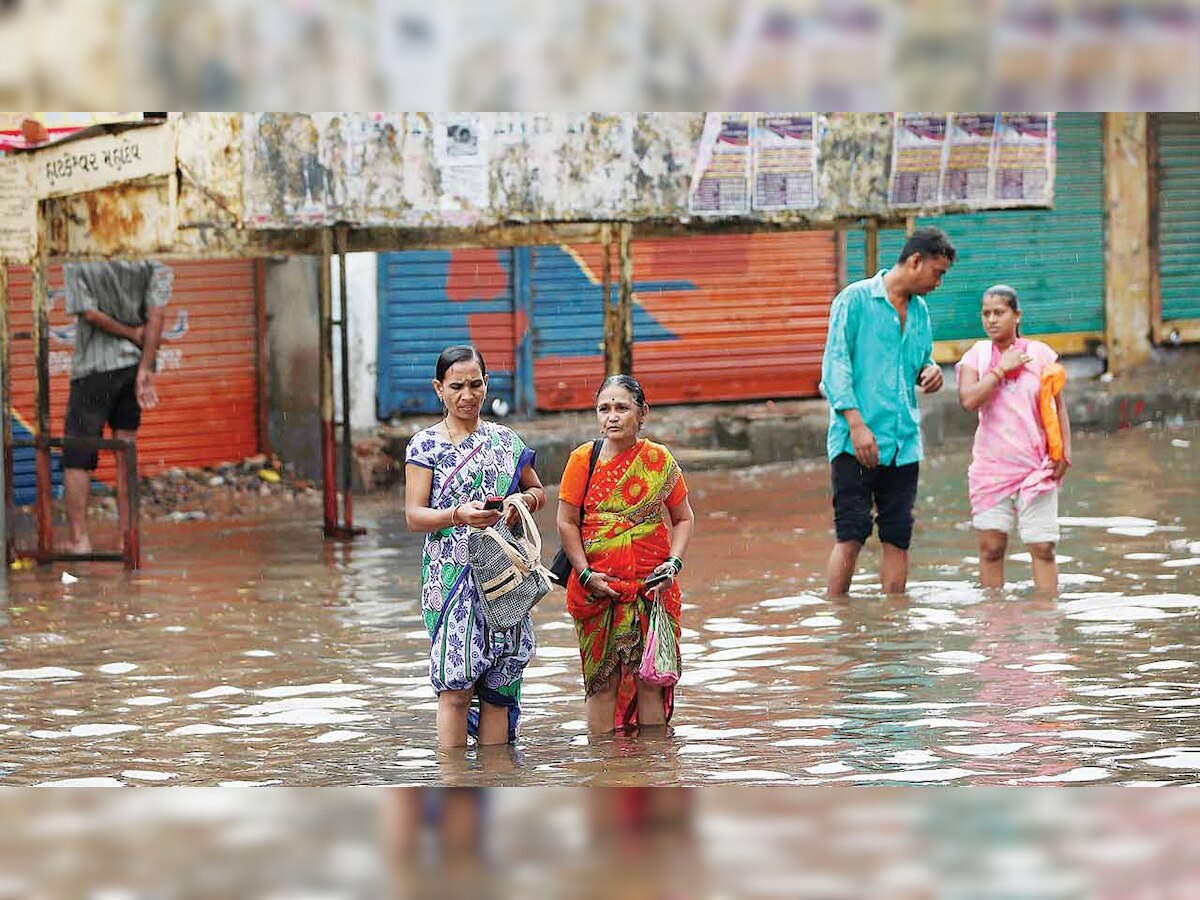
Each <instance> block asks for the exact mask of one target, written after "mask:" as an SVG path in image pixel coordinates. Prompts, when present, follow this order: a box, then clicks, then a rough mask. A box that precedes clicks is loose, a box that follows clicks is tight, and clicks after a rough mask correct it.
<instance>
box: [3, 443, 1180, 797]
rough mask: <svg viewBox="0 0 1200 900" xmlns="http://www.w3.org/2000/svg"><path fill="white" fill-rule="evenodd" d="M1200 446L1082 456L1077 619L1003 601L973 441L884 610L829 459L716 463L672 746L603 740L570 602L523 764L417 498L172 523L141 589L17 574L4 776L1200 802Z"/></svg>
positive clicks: (161, 528)
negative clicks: (838, 557) (486, 696)
mask: <svg viewBox="0 0 1200 900" xmlns="http://www.w3.org/2000/svg"><path fill="white" fill-rule="evenodd" d="M1197 448H1200V429H1197V428H1196V427H1178V428H1164V429H1155V430H1147V429H1136V430H1132V431H1127V432H1123V433H1121V434H1118V435H1113V436H1100V435H1080V436H1077V440H1076V451H1075V456H1076V465H1075V468H1074V469H1073V470H1072V471H1071V473H1070V474H1069V476H1068V479H1067V483H1066V487H1065V489H1064V493H1063V497H1062V503H1061V509H1060V513H1061V515H1062V516H1063V519H1062V524H1063V526H1064V528H1063V539H1062V543H1061V544H1060V546H1059V550H1060V553H1061V554H1062V557H1061V571H1062V578H1061V581H1062V585H1063V587H1062V590H1063V595H1062V597H1061V598H1060V599H1058V600H1044V599H1034V598H1032V597H1031V596H1030V589H1031V584H1032V583H1031V581H1030V573H1029V562H1028V557H1027V556H1026V557H1021V556H1020V555H1019V551H1020V550H1021V549H1022V548H1020V547H1013V546H1012V545H1011V544H1010V548H1011V555H1012V557H1013V558H1010V560H1009V562H1008V564H1007V565H1008V570H1007V571H1008V577H1009V579H1010V582H1013V583H1012V584H1011V586H1010V591H1009V592H1008V593H1006V594H1004V595H995V596H992V595H986V594H985V593H983V592H982V591H980V590H979V589H978V587H977V586H976V579H977V565H976V560H975V553H976V545H975V537H974V533H973V532H972V531H971V530H970V528H969V527H968V525H967V523H968V521H969V513H968V507H967V490H966V474H965V472H966V465H967V459H968V455H969V447H968V445H967V443H966V442H962V443H957V444H953V445H951V446H949V447H947V448H946V449H944V450H940V451H938V452H937V453H935V454H933V455H932V456H931V458H929V459H928V460H927V462H926V463H925V464H924V467H923V472H922V488H921V494H920V500H919V504H918V519H919V522H918V530H917V534H916V537H915V539H914V545H913V549H914V553H913V571H912V575H911V578H910V591H909V594H908V595H906V596H903V597H884V596H882V595H880V593H879V591H878V583H877V580H876V578H875V576H874V574H873V572H874V569H875V566H876V564H877V559H878V556H877V544H875V543H874V541H872V543H871V544H870V545H868V550H867V551H866V552H865V553H864V555H863V559H862V563H863V568H861V569H860V574H859V575H858V576H857V577H856V580H855V588H854V597H853V598H852V600H850V601H849V602H838V603H830V602H828V601H826V600H825V599H823V597H822V596H821V594H820V589H821V581H820V577H821V572H822V571H823V568H824V564H825V558H826V555H827V553H828V550H829V547H830V541H831V513H830V510H829V506H828V499H827V490H828V489H827V480H828V474H827V468H826V467H825V466H824V465H801V464H788V465H777V466H770V467H765V468H760V469H747V470H741V471H732V472H703V473H695V474H694V475H691V476H689V483H690V485H691V487H692V492H693V493H692V500H693V505H694V507H695V509H696V514H697V520H698V532H697V538H696V540H695V541H693V544H692V548H691V550H690V552H689V559H688V570H687V572H686V573H685V574H684V576H683V579H682V583H683V588H684V597H685V606H684V640H683V652H684V668H685V674H684V679H683V683H682V686H681V688H680V689H679V690H678V691H677V694H676V708H675V718H674V723H675V724H674V728H673V729H672V731H671V733H669V734H668V735H658V736H653V737H647V736H617V737H610V738H607V739H602V740H593V741H589V740H588V739H587V737H586V735H585V728H584V722H583V701H582V691H581V679H580V675H579V665H578V652H577V649H576V645H575V635H574V629H573V627H572V625H571V623H570V621H569V619H568V617H567V615H566V613H565V611H564V609H563V594H562V593H561V592H555V593H552V594H551V595H550V596H549V597H548V598H546V600H544V601H543V603H542V604H541V605H540V606H539V607H538V609H537V610H536V611H535V614H534V619H535V623H536V626H537V640H538V645H539V646H538V652H537V656H536V658H535V659H534V661H533V663H532V664H531V665H530V667H529V669H528V670H527V674H526V678H525V686H524V699H523V707H524V716H523V720H522V734H521V739H520V741H519V743H518V745H517V746H516V747H515V748H507V747H505V748H484V749H480V750H475V749H471V750H468V751H465V752H463V751H459V752H454V753H438V752H436V751H435V750H434V711H435V708H436V704H435V700H434V697H433V693H432V691H431V689H430V687H429V684H428V677H427V671H426V670H427V665H428V663H427V652H428V637H427V635H426V632H425V630H424V627H423V625H422V622H421V617H420V610H419V605H418V599H417V598H418V594H419V586H418V578H419V573H420V541H421V539H420V536H414V535H411V534H408V533H407V531H406V530H405V526H404V519H403V513H402V510H401V505H400V500H399V498H398V497H393V498H389V499H387V500H376V499H371V500H369V501H365V502H363V503H362V504H361V505H360V506H359V508H358V515H357V518H358V519H359V520H360V521H361V524H364V525H366V526H367V527H368V529H369V533H368V534H367V536H366V537H365V538H363V539H360V541H358V542H357V543H355V544H354V545H352V546H346V545H336V544H327V543H325V542H324V541H323V540H322V538H321V536H320V532H319V520H320V512H319V510H318V509H316V508H312V509H306V510H305V511H304V512H303V513H301V512H300V511H297V514H296V515H294V516H292V517H291V518H290V519H288V518H284V517H282V516H279V517H276V518H274V519H269V520H266V519H260V520H245V519H244V520H238V521H236V522H224V523H220V522H195V523H180V524H170V523H151V524H148V525H147V526H146V527H145V529H144V532H143V540H144V546H145V548H146V553H145V568H144V569H143V570H142V571H141V572H138V573H135V574H132V575H128V574H126V573H123V572H121V571H120V570H119V568H117V567H116V566H111V565H109V566H104V565H91V566H80V567H78V568H72V569H71V570H70V571H71V574H72V575H74V576H77V577H78V578H79V580H78V581H76V582H73V583H70V584H65V583H63V581H62V572H63V568H62V567H61V566H59V567H57V568H55V569H54V570H46V571H40V572H12V573H10V574H9V577H8V591H7V601H6V603H5V604H4V606H3V608H0V747H2V748H3V752H2V753H0V783H4V784H8V785H31V784H45V783H55V782H66V783H72V784H75V783H80V784H92V783H95V784H110V783H111V784H127V785H135V784H142V785H146V784H168V785H216V784H236V785H242V784H284V785H350V784H473V785H512V784H537V785H557V784H647V783H652V784H666V783H671V784H717V783H766V782H789V783H804V784H824V783H831V782H839V783H845V784H876V783H884V784H1062V783H1082V782H1091V783H1101V782H1106V783H1115V784H1179V783H1192V784H1194V783H1197V782H1200V728H1198V727H1197V722H1198V721H1200V654H1197V633H1198V628H1197V626H1198V625H1200V584H1198V581H1200V452H1198V449H1197ZM539 519H540V521H541V524H542V528H543V534H545V535H546V542H547V544H548V545H550V548H551V549H552V548H553V546H554V545H555V543H556V542H555V541H554V540H553V537H552V520H551V519H550V518H549V517H548V516H547V515H546V514H545V513H543V515H541V516H539ZM550 552H551V550H549V549H548V551H547V557H548V556H549V555H550Z"/></svg>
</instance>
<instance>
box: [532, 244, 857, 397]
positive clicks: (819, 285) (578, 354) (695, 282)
mask: <svg viewBox="0 0 1200 900" xmlns="http://www.w3.org/2000/svg"><path fill="white" fill-rule="evenodd" d="M533 252H534V266H533V277H532V284H533V291H534V300H533V314H534V320H533V321H534V357H535V358H534V379H535V387H536V391H537V404H538V407H539V408H540V409H583V408H587V407H589V406H590V405H591V404H592V398H593V396H594V394H595V390H596V388H597V387H598V385H599V384H600V381H601V380H602V379H603V377H604V350H603V341H604V335H603V308H602V303H601V293H602V287H601V285H602V281H603V278H602V274H603V254H602V250H601V247H600V246H599V245H572V246H551V247H538V248H535V249H534V251H533ZM632 252H633V267H634V272H633V274H634V301H635V305H634V316H633V334H634V351H633V355H634V375H635V376H637V378H638V380H639V381H640V382H641V383H642V386H643V387H644V388H645V389H646V394H647V397H648V398H649V399H650V401H651V402H652V403H690V402H709V401H718V400H754V399H763V398H772V397H805V396H815V395H816V394H817V383H818V382H819V381H820V368H821V353H822V351H823V349H824V344H825V331H826V327H827V323H828V313H829V303H830V300H831V299H832V297H833V295H834V294H835V293H836V291H837V274H836V273H837V262H836V255H835V239H834V236H833V235H832V233H829V232H813V231H801V232H790V233H777V234H741V235H703V236H695V237H686V238H669V239H661V240H641V241H634V242H633V246H632ZM612 265H613V271H614V273H615V270H616V260H615V259H613V260H612ZM612 280H613V284H612V288H611V289H612V291H613V293H614V295H615V293H616V291H617V285H616V283H615V282H616V278H615V274H614V277H613V279H612Z"/></svg>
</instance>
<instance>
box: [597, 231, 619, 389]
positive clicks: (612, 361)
mask: <svg viewBox="0 0 1200 900" xmlns="http://www.w3.org/2000/svg"><path fill="white" fill-rule="evenodd" d="M600 246H601V248H602V250H601V263H600V264H601V265H602V266H603V267H604V271H603V272H602V273H601V276H600V284H601V288H600V289H601V290H602V291H603V292H604V293H603V295H602V299H601V301H600V302H601V303H602V304H603V306H602V307H601V309H603V310H604V374H605V375H617V374H619V373H620V371H621V357H620V351H619V346H618V345H619V343H620V341H619V338H618V327H617V326H618V324H619V323H618V322H617V304H616V303H615V302H614V301H613V296H612V226H611V225H609V224H608V223H607V222H605V223H604V224H602V225H601V226H600Z"/></svg>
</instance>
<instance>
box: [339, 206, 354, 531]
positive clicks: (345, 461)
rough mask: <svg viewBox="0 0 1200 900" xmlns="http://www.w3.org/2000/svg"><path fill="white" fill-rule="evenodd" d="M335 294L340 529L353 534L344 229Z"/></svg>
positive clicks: (342, 231) (340, 241)
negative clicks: (338, 308) (338, 330)
mask: <svg viewBox="0 0 1200 900" xmlns="http://www.w3.org/2000/svg"><path fill="white" fill-rule="evenodd" d="M337 254H338V293H339V295H340V296H341V298H342V303H341V317H340V319H339V321H340V323H341V347H342V527H343V528H345V529H346V531H347V532H349V533H353V531H354V484H353V475H352V469H351V467H350V463H351V459H352V454H353V448H352V446H351V435H350V296H349V295H348V294H347V293H346V229H345V228H344V227H342V228H339V229H338V230H337Z"/></svg>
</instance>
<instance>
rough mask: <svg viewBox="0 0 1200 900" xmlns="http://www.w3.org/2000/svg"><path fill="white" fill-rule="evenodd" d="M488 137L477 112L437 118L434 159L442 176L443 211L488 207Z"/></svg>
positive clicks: (449, 114)
mask: <svg viewBox="0 0 1200 900" xmlns="http://www.w3.org/2000/svg"><path fill="white" fill-rule="evenodd" d="M487 137H488V136H487V130H486V128H485V126H484V122H483V119H482V117H481V116H480V115H479V114H478V113H447V114H445V115H439V116H437V117H435V121H434V132H433V156H434V160H435V162H436V163H437V166H438V170H439V172H440V173H441V177H442V184H441V201H442V203H441V205H442V208H443V209H463V208H465V209H471V210H482V209H486V208H487V205H488V165H487Z"/></svg>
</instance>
